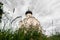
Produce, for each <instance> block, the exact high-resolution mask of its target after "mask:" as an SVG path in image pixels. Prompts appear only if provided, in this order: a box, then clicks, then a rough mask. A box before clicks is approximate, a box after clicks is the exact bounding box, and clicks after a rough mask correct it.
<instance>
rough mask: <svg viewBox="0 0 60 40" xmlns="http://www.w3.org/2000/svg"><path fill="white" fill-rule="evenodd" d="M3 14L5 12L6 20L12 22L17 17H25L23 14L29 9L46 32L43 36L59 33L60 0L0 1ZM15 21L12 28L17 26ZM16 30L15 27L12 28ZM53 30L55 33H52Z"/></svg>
mask: <svg viewBox="0 0 60 40" xmlns="http://www.w3.org/2000/svg"><path fill="white" fill-rule="evenodd" d="M0 1H1V2H2V3H3V4H4V5H3V10H4V12H7V13H9V14H7V16H8V18H11V19H12V20H13V19H14V18H16V17H17V16H22V18H21V19H23V18H24V17H25V15H24V14H25V12H26V11H27V10H28V9H29V10H31V11H32V12H33V16H34V17H36V18H37V19H38V20H39V21H40V23H41V26H42V27H43V29H44V30H46V32H45V34H46V35H50V34H51V33H52V32H53V33H54V32H55V31H58V32H59V31H60V27H59V26H60V0H0ZM19 20H20V19H18V20H16V21H15V22H14V23H13V26H16V23H17V24H18V22H17V21H19ZM14 28H16V27H14ZM54 30H55V31H54Z"/></svg>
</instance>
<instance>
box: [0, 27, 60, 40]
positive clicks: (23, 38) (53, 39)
mask: <svg viewBox="0 0 60 40" xmlns="http://www.w3.org/2000/svg"><path fill="white" fill-rule="evenodd" d="M0 40H60V34H58V35H57V34H56V35H52V36H50V37H46V36H45V35H44V34H42V33H41V31H38V29H34V28H32V27H31V28H29V29H27V28H25V27H22V28H20V29H19V30H16V31H15V32H14V33H12V32H11V31H10V30H8V31H1V30H0Z"/></svg>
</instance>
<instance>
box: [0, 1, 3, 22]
mask: <svg viewBox="0 0 60 40" xmlns="http://www.w3.org/2000/svg"><path fill="white" fill-rule="evenodd" d="M2 7H3V3H1V2H0V22H1V18H2V14H3V9H2Z"/></svg>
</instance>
